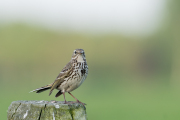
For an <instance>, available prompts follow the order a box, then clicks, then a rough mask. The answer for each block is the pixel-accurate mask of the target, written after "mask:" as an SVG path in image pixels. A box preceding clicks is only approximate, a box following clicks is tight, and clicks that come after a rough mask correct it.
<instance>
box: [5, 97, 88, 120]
mask: <svg viewBox="0 0 180 120" xmlns="http://www.w3.org/2000/svg"><path fill="white" fill-rule="evenodd" d="M7 120H87V114H86V108H85V107H84V106H83V105H82V104H80V103H72V104H63V102H61V101H57V102H56V103H52V102H51V101H44V100H42V101H14V102H12V103H11V105H10V106H9V108H8V113H7Z"/></svg>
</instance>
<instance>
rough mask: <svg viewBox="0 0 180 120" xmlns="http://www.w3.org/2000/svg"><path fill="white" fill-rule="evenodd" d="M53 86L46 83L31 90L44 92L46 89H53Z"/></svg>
mask: <svg viewBox="0 0 180 120" xmlns="http://www.w3.org/2000/svg"><path fill="white" fill-rule="evenodd" d="M51 87H52V84H49V85H46V86H44V87H40V88H37V89H35V90H33V91H30V92H36V93H41V92H44V91H46V90H48V89H51Z"/></svg>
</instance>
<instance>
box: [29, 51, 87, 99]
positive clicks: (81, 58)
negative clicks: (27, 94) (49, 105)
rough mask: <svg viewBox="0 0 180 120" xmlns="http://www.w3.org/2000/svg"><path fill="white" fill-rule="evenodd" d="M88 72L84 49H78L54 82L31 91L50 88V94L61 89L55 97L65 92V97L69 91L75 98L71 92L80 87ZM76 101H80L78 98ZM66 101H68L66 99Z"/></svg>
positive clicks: (41, 90)
mask: <svg viewBox="0 0 180 120" xmlns="http://www.w3.org/2000/svg"><path fill="white" fill-rule="evenodd" d="M87 74H88V66H87V62H86V58H85V53H84V50H83V49H76V50H74V52H73V55H72V58H71V61H70V62H69V63H68V64H67V65H66V66H65V67H64V68H63V69H62V71H61V72H60V73H59V75H58V76H57V78H56V79H55V81H54V82H53V83H52V84H49V85H46V86H44V87H41V88H38V89H35V90H33V91H31V92H36V93H40V92H43V91H46V90H48V89H50V92H49V95H51V93H52V92H53V90H54V89H57V90H59V92H58V93H57V94H56V96H55V97H58V96H60V95H61V94H63V95H64V99H65V92H68V93H69V94H70V95H71V96H72V97H73V98H75V97H74V96H73V95H72V94H71V93H70V92H71V91H73V90H75V89H76V88H78V87H79V86H80V85H81V84H82V83H83V82H84V80H85V79H86V77H87ZM75 99H76V98H75ZM76 101H77V102H80V101H79V100H77V99H76ZM65 103H67V102H66V99H65ZM80 103H81V102H80Z"/></svg>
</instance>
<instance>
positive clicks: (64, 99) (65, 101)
mask: <svg viewBox="0 0 180 120" xmlns="http://www.w3.org/2000/svg"><path fill="white" fill-rule="evenodd" d="M63 96H64V104H67V102H66V98H65V92H63Z"/></svg>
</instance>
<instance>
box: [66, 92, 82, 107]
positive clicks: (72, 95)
mask: <svg viewBox="0 0 180 120" xmlns="http://www.w3.org/2000/svg"><path fill="white" fill-rule="evenodd" d="M68 93H69V94H70V95H71V96H72V97H73V98H74V99H75V100H76V101H77V102H78V103H81V104H83V105H85V103H82V102H80V101H79V100H78V99H77V98H75V97H74V96H73V95H72V94H71V93H70V92H68Z"/></svg>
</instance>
